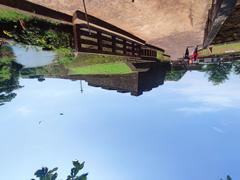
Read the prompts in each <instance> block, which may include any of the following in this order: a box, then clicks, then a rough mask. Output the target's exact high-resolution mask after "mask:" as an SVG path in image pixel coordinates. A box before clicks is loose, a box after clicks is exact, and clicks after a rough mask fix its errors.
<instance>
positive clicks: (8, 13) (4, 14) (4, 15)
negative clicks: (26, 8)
mask: <svg viewBox="0 0 240 180" xmlns="http://www.w3.org/2000/svg"><path fill="white" fill-rule="evenodd" d="M29 19H30V16H28V15H25V14H22V13H20V12H17V11H15V10H9V9H4V8H0V21H13V22H17V21H19V20H29Z"/></svg>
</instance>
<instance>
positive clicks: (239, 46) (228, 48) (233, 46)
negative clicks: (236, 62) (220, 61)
mask: <svg viewBox="0 0 240 180" xmlns="http://www.w3.org/2000/svg"><path fill="white" fill-rule="evenodd" d="M235 52H240V42H238V43H229V44H218V45H214V46H212V53H211V52H210V51H209V50H208V49H203V50H201V51H200V52H199V56H201V57H204V56H212V55H221V54H228V53H235Z"/></svg>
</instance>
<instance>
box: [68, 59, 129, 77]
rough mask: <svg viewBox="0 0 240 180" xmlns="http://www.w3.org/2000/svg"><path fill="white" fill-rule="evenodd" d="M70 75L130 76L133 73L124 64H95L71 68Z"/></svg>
mask: <svg viewBox="0 0 240 180" xmlns="http://www.w3.org/2000/svg"><path fill="white" fill-rule="evenodd" d="M69 70H70V72H69V74H70V75H76V74H84V75H86V74H129V73H132V72H133V71H132V70H131V69H130V68H129V67H128V65H127V64H125V63H123V62H116V63H105V64H94V65H88V66H83V67H71V68H69Z"/></svg>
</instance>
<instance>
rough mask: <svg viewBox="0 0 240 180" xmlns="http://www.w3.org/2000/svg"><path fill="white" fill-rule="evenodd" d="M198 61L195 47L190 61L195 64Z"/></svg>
mask: <svg viewBox="0 0 240 180" xmlns="http://www.w3.org/2000/svg"><path fill="white" fill-rule="evenodd" d="M197 59H198V46H196V47H195V48H194V49H193V53H192V61H193V62H196V61H197Z"/></svg>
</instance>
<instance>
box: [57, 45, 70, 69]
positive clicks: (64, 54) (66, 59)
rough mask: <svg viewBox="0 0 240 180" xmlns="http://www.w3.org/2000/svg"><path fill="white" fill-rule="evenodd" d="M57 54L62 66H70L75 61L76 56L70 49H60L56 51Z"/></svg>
mask: <svg viewBox="0 0 240 180" xmlns="http://www.w3.org/2000/svg"><path fill="white" fill-rule="evenodd" d="M55 52H56V54H57V57H56V58H57V61H58V62H59V63H60V64H63V65H68V64H70V63H71V62H73V60H74V54H73V51H72V49H70V48H59V49H56V50H55Z"/></svg>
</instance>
